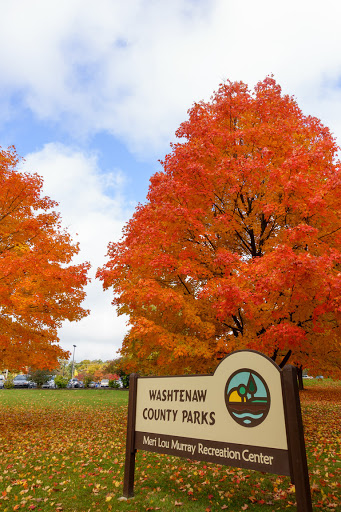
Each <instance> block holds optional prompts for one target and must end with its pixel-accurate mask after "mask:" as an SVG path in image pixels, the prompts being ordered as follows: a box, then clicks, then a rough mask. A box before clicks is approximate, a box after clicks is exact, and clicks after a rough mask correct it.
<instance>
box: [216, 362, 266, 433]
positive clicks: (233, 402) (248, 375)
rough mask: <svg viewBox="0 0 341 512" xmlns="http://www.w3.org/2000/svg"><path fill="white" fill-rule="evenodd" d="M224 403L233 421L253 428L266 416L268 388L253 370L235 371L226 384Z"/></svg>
mask: <svg viewBox="0 0 341 512" xmlns="http://www.w3.org/2000/svg"><path fill="white" fill-rule="evenodd" d="M225 403H226V407H227V410H228V412H229V413H230V415H231V416H232V418H233V419H234V421H236V422H237V423H239V425H243V427H255V426H257V425H259V424H260V423H262V422H263V421H264V420H265V418H266V417H267V415H268V412H269V409H270V392H269V388H268V386H267V384H266V382H265V380H264V379H263V378H262V377H261V376H260V375H259V374H258V373H257V372H255V371H254V370H249V369H248V368H243V369H240V370H237V371H236V372H234V373H233V374H232V375H231V377H230V378H229V379H228V381H227V383H226V387H225Z"/></svg>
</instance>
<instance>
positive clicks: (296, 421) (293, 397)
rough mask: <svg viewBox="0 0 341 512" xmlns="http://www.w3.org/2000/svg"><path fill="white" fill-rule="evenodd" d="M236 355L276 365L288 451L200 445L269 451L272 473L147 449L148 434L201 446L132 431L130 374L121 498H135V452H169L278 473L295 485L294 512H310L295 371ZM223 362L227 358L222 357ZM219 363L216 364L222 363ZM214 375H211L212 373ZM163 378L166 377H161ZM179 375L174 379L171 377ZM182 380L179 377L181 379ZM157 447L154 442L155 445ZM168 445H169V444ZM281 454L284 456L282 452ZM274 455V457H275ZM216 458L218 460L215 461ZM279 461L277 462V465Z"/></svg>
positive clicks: (133, 380)
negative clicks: (286, 476)
mask: <svg viewBox="0 0 341 512" xmlns="http://www.w3.org/2000/svg"><path fill="white" fill-rule="evenodd" d="M237 352H245V353H247V352H253V353H256V354H259V355H260V356H262V357H265V358H266V359H268V360H269V361H271V363H272V364H273V365H274V366H276V367H277V368H278V370H279V372H280V374H281V384H282V394H283V403H284V416H285V426H286V433H287V442H288V451H286V450H274V449H270V448H264V447H262V448H260V447H255V446H252V447H248V446H244V445H242V446H241V445H233V444H232V443H229V444H227V443H221V442H217V441H214V440H210V441H207V440H203V441H202V442H203V443H204V444H205V445H207V444H209V446H211V447H216V448H217V449H224V447H225V448H226V447H229V448H230V449H234V448H233V447H235V451H238V450H240V449H242V450H243V449H244V450H245V449H250V450H252V453H255V454H257V453H261V452H263V454H264V453H265V452H266V456H271V453H270V452H272V453H273V454H274V459H273V460H274V464H272V467H271V471H270V470H269V468H268V467H267V465H266V464H259V465H258V467H256V464H254V463H252V464H253V465H251V466H250V464H249V463H247V465H244V463H245V462H246V461H243V460H239V459H238V464H237V461H234V460H231V461H229V462H224V461H223V460H221V459H222V458H221V457H216V456H214V455H209V454H207V456H205V457H203V458H201V457H200V458H199V455H200V456H201V454H198V453H197V456H191V454H190V453H188V452H186V453H185V454H181V453H178V452H179V450H178V451H177V450H174V453H172V451H171V449H168V448H167V449H166V448H164V449H163V450H161V447H159V448H158V447H157V446H148V447H146V446H145V445H144V444H143V436H144V435H147V436H148V435H149V436H153V437H159V438H160V439H163V440H167V439H169V440H170V441H171V439H179V440H181V441H180V442H182V443H186V442H188V443H192V444H193V443H200V442H201V440H200V439H189V438H182V437H181V438H180V437H177V436H166V435H164V434H162V435H161V434H153V433H148V432H136V430H135V422H136V401H137V381H138V379H139V378H141V377H139V376H138V375H137V374H132V375H131V376H130V381H129V404H128V424H127V442H126V459H125V469H124V482H123V496H124V497H125V498H131V497H133V496H134V478H135V455H136V451H137V449H140V450H141V449H143V450H147V451H152V452H157V453H169V454H172V455H176V456H180V457H185V458H188V459H194V460H202V461H207V462H214V463H218V464H224V465H230V466H237V467H244V468H247V469H252V470H253V469H254V470H259V471H263V472H268V473H274V474H281V475H289V476H290V477H291V482H292V483H293V484H295V490H296V502H297V511H298V512H312V503H311V493H310V484H309V474H308V465H307V457H306V450H305V441H304V432H303V423H302V414H301V406H300V399H299V392H298V385H297V370H296V368H295V367H294V366H292V365H286V366H285V367H284V368H283V370H281V369H280V368H279V367H278V366H277V365H276V363H274V361H272V359H270V358H269V357H268V356H265V355H264V354H261V353H260V352H257V351H255V350H243V351H237ZM235 353H236V352H232V353H231V354H229V355H228V356H226V357H230V356H231V355H233V354H235ZM225 359H226V358H225ZM221 363H222V361H221V362H220V363H219V364H221ZM211 375H213V374H211ZM164 377H166V376H164ZM176 377H179V376H174V378H176ZM181 377H182V376H181ZM191 377H195V375H191ZM142 378H163V377H142ZM156 444H157V443H156ZM170 446H171V444H170ZM282 452H283V453H282ZM275 455H276V457H275ZM218 459H219V460H218ZM275 460H276V462H275ZM277 461H278V462H277Z"/></svg>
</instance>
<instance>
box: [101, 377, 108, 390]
mask: <svg viewBox="0 0 341 512" xmlns="http://www.w3.org/2000/svg"><path fill="white" fill-rule="evenodd" d="M108 387H109V379H102V380H101V388H108Z"/></svg>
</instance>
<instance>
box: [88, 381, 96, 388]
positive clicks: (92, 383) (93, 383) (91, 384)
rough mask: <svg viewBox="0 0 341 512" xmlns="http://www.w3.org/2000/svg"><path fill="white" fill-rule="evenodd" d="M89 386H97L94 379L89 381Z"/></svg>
mask: <svg viewBox="0 0 341 512" xmlns="http://www.w3.org/2000/svg"><path fill="white" fill-rule="evenodd" d="M89 388H97V382H95V381H94V380H92V381H91V382H89Z"/></svg>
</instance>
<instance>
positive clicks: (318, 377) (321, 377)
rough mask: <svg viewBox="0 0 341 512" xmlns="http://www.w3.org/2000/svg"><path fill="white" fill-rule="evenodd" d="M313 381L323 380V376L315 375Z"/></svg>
mask: <svg viewBox="0 0 341 512" xmlns="http://www.w3.org/2000/svg"><path fill="white" fill-rule="evenodd" d="M315 379H324V377H323V375H316V377H315Z"/></svg>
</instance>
